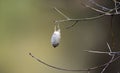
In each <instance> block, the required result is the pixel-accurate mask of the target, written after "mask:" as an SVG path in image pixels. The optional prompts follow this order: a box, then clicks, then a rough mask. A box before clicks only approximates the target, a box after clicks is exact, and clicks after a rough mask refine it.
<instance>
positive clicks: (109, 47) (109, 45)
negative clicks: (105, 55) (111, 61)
mask: <svg viewBox="0 0 120 73" xmlns="http://www.w3.org/2000/svg"><path fill="white" fill-rule="evenodd" d="M107 46H108V49H109V51H110V53H111V52H112V50H111V48H110V45H109V44H108V42H107Z"/></svg>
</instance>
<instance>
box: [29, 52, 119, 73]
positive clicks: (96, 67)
mask: <svg viewBox="0 0 120 73" xmlns="http://www.w3.org/2000/svg"><path fill="white" fill-rule="evenodd" d="M29 55H30V56H31V57H32V58H34V59H35V60H37V61H38V62H40V63H42V64H44V65H46V66H48V67H51V68H54V69H57V70H62V71H74V72H79V71H87V72H90V71H91V70H95V69H98V68H101V67H103V66H106V65H107V64H108V63H109V64H110V63H112V62H114V61H116V60H117V59H119V58H120V56H118V57H116V58H114V59H113V60H111V61H109V62H107V63H105V64H102V65H100V66H95V67H92V68H88V69H78V70H74V69H73V70H72V69H64V68H59V67H56V66H53V65H50V64H47V63H45V62H44V61H42V60H40V59H38V58H36V57H35V56H33V55H32V54H31V53H29Z"/></svg>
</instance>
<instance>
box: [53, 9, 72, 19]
mask: <svg viewBox="0 0 120 73" xmlns="http://www.w3.org/2000/svg"><path fill="white" fill-rule="evenodd" d="M54 9H55V10H56V11H57V12H58V13H60V14H61V15H62V16H63V17H65V18H66V19H67V20H69V19H70V18H69V17H68V16H66V15H65V14H63V13H62V12H61V11H60V10H59V9H57V8H56V7H54Z"/></svg>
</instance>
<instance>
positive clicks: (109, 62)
mask: <svg viewBox="0 0 120 73" xmlns="http://www.w3.org/2000/svg"><path fill="white" fill-rule="evenodd" d="M114 57H115V55H113V56H112V58H111V60H110V61H109V62H108V63H107V64H106V66H105V67H104V68H103V70H102V71H101V73H103V72H104V71H105V70H106V68H107V67H108V66H109V65H110V63H111V62H112V61H113V59H114Z"/></svg>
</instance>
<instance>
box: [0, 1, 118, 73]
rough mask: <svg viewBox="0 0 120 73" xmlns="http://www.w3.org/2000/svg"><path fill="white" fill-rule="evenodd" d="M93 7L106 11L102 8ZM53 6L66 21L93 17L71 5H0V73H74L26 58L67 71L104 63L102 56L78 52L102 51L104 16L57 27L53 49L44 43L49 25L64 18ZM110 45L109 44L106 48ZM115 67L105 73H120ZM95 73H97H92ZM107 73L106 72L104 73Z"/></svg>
mask: <svg viewBox="0 0 120 73" xmlns="http://www.w3.org/2000/svg"><path fill="white" fill-rule="evenodd" d="M97 1H98V2H99V3H101V4H104V5H106V6H110V7H112V6H113V4H112V2H110V3H108V2H107V1H108V0H105V2H103V1H100V0H97ZM53 7H57V8H58V9H60V10H61V11H62V12H63V13H65V14H66V15H67V16H69V17H70V18H85V17H91V16H95V15H99V14H98V13H97V12H94V11H92V10H90V9H88V8H85V7H84V6H82V5H80V3H79V2H78V1H77V0H0V73H74V72H66V71H59V70H56V69H52V68H49V67H47V66H45V65H43V64H41V63H39V62H37V61H36V60H34V59H33V58H32V57H31V56H29V52H31V53H32V54H33V55H34V56H36V57H38V58H40V59H41V60H43V61H45V62H47V63H48V64H51V65H54V66H57V67H61V68H67V69H86V68H90V67H94V66H97V65H101V64H103V63H106V62H107V61H109V59H110V57H109V56H107V55H99V54H91V53H87V52H85V51H84V50H101V51H108V49H107V48H105V47H106V46H107V45H106V41H108V42H109V40H110V38H111V36H110V33H109V28H110V16H108V17H103V18H100V19H96V20H90V21H80V22H79V23H78V24H77V25H76V26H74V27H72V28H70V29H66V27H67V26H69V25H71V24H73V22H65V23H61V24H60V28H61V37H62V38H61V43H60V45H59V47H57V48H53V47H52V45H51V43H50V38H51V35H52V33H53V31H54V25H55V24H54V21H55V20H59V19H64V17H62V16H61V15H60V14H59V13H57V12H56V11H55V10H54V9H53ZM119 22H120V21H119V15H118V16H115V17H114V20H113V24H114V25H113V27H114V32H115V43H116V44H115V48H114V49H112V50H114V51H118V50H119V47H120V46H119V39H120V38H119V35H120V32H119V26H120V25H119ZM110 44H111V43H110ZM119 66H120V62H119V61H117V62H115V64H114V65H112V66H111V67H109V68H110V70H109V71H110V72H111V73H117V72H120V67H119ZM98 72H99V70H98ZM110 72H109V73H110ZM76 73H85V72H76Z"/></svg>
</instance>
